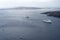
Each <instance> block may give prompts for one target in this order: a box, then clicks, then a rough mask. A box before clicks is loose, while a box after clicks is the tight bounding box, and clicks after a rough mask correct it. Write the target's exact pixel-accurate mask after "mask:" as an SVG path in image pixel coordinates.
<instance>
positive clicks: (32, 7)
mask: <svg viewBox="0 0 60 40" xmlns="http://www.w3.org/2000/svg"><path fill="white" fill-rule="evenodd" d="M5 9H9V10H10V9H41V8H38V7H15V8H3V9H1V10H5Z"/></svg>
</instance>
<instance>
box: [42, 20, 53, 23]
mask: <svg viewBox="0 0 60 40" xmlns="http://www.w3.org/2000/svg"><path fill="white" fill-rule="evenodd" d="M43 22H46V23H52V21H51V20H43Z"/></svg>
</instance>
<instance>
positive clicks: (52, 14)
mask: <svg viewBox="0 0 60 40" xmlns="http://www.w3.org/2000/svg"><path fill="white" fill-rule="evenodd" d="M42 14H47V16H54V17H58V18H60V11H48V12H44V13H42Z"/></svg>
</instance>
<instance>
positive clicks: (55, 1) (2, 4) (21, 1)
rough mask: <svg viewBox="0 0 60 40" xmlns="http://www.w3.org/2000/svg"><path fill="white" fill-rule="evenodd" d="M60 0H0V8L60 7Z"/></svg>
mask: <svg viewBox="0 0 60 40" xmlns="http://www.w3.org/2000/svg"><path fill="white" fill-rule="evenodd" d="M59 2H60V0H0V8H12V7H48V8H50V7H51V8H60V6H59Z"/></svg>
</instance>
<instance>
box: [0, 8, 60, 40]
mask: <svg viewBox="0 0 60 40" xmlns="http://www.w3.org/2000/svg"><path fill="white" fill-rule="evenodd" d="M53 10H54V9H39V10H0V40H60V18H56V17H50V16H47V15H45V14H41V13H43V12H46V11H53ZM56 10H58V9H56ZM54 11H55V10H54ZM27 16H29V18H26V17H27ZM46 19H50V20H52V24H49V23H44V22H43V20H46Z"/></svg>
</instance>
